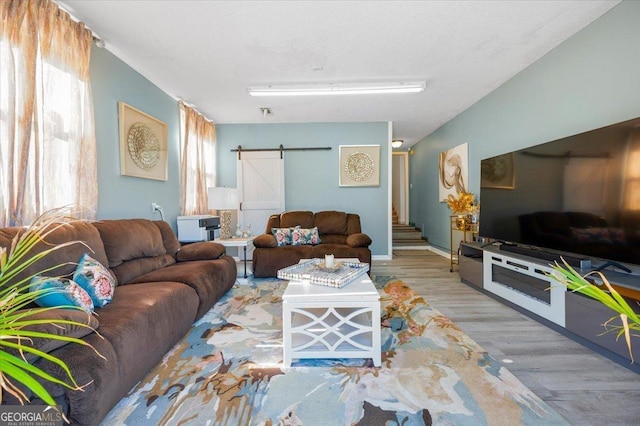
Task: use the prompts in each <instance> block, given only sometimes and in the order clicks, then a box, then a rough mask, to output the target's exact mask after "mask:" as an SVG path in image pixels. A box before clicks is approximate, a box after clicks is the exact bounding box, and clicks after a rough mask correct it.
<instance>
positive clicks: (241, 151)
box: [231, 145, 331, 160]
mask: <svg viewBox="0 0 640 426" xmlns="http://www.w3.org/2000/svg"><path fill="white" fill-rule="evenodd" d="M257 151H280V159H281V160H282V158H283V152H284V151H331V147H330V146H323V147H309V148H285V147H284V146H282V145H280V146H279V147H278V148H243V147H242V145H238V148H236V149H232V150H231V152H237V153H238V160H241V159H242V153H243V152H257Z"/></svg>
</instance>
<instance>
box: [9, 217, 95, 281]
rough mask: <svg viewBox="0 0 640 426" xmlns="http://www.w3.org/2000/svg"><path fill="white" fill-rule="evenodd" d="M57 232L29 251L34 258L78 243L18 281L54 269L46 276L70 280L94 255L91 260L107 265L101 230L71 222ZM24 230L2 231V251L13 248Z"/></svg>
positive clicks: (31, 268)
mask: <svg viewBox="0 0 640 426" xmlns="http://www.w3.org/2000/svg"><path fill="white" fill-rule="evenodd" d="M55 226H57V228H56V229H55V230H54V231H53V232H51V234H49V235H47V236H46V237H45V242H40V243H37V244H36V245H35V246H34V248H33V249H32V250H31V251H30V253H32V254H36V253H40V252H42V251H44V250H47V249H50V248H51V246H52V245H59V244H62V243H67V242H69V241H78V242H77V243H75V244H70V245H68V246H65V247H61V248H59V249H56V250H54V251H52V252H51V253H50V254H49V255H47V256H46V257H45V258H43V259H41V260H39V261H37V262H35V263H34V264H32V265H30V266H29V267H27V268H26V269H25V270H24V271H23V272H22V273H21V274H19V275H18V276H17V277H16V281H18V280H21V279H25V278H28V277H31V276H33V275H36V274H39V273H40V272H42V271H44V270H45V269H48V268H50V267H52V266H56V268H54V269H51V270H48V271H47V272H46V274H47V275H49V276H70V275H71V274H72V273H73V271H74V270H75V269H76V263H77V262H78V260H79V259H80V257H81V256H82V255H83V254H84V253H87V252H89V253H91V256H92V257H93V258H94V259H96V260H97V261H99V262H100V263H103V264H106V263H107V255H106V253H105V249H104V245H103V243H102V239H101V238H100V234H99V233H98V230H97V229H96V228H94V226H93V225H92V223H91V222H87V221H72V222H69V223H65V224H56V225H55ZM22 231H23V229H21V228H3V229H2V230H0V247H7V248H9V247H11V241H12V238H13V237H15V235H16V234H17V233H19V232H22Z"/></svg>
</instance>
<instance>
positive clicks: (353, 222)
mask: <svg viewBox="0 0 640 426" xmlns="http://www.w3.org/2000/svg"><path fill="white" fill-rule="evenodd" d="M360 232H362V228H361V226H360V215H358V214H355V213H347V235H351V234H359V233H360Z"/></svg>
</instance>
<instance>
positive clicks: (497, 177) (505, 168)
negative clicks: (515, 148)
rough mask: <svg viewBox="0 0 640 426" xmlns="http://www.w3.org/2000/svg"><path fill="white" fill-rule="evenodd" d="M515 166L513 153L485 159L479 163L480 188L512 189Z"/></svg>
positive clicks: (514, 183) (514, 185)
mask: <svg viewBox="0 0 640 426" xmlns="http://www.w3.org/2000/svg"><path fill="white" fill-rule="evenodd" d="M515 176H516V174H515V164H514V161H513V153H512V152H510V153H508V154H502V155H498V156H496V157H491V158H487V159H485V160H482V162H481V163H480V186H481V187H482V188H495V189H514V188H515V187H516V182H515Z"/></svg>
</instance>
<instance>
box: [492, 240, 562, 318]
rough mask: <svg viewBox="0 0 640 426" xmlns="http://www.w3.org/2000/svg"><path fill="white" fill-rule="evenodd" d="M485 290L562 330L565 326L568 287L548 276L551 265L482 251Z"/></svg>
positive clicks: (497, 252)
mask: <svg viewBox="0 0 640 426" xmlns="http://www.w3.org/2000/svg"><path fill="white" fill-rule="evenodd" d="M482 265H483V267H482V271H483V283H484V288H485V289H486V290H487V291H490V292H491V293H494V294H495V295H497V296H500V297H502V298H503V299H505V300H508V301H510V302H512V303H515V304H516V305H518V306H520V307H522V308H524V309H526V310H528V311H530V312H533V313H534V314H536V315H539V316H541V317H542V318H545V319H547V320H549V321H551V322H553V323H555V324H558V325H559V326H561V327H564V326H565V293H566V288H565V287H564V286H562V285H559V284H558V283H557V282H555V281H554V280H553V279H552V278H550V277H549V276H548V275H547V274H550V273H551V272H552V269H551V268H550V267H549V266H546V265H544V264H541V263H540V262H533V261H529V260H526V259H525V258H524V256H517V255H515V256H512V255H507V254H504V252H500V250H498V249H497V248H495V247H487V248H485V249H484V251H483V262H482Z"/></svg>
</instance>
